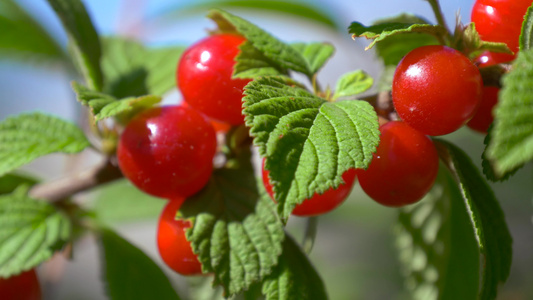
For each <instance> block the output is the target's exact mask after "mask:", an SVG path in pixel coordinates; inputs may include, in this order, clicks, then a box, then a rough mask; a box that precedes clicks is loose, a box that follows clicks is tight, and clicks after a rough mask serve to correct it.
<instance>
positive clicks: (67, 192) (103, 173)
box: [29, 161, 123, 203]
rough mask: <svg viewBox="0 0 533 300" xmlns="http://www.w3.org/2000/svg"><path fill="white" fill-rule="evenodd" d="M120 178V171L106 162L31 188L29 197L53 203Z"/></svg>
mask: <svg viewBox="0 0 533 300" xmlns="http://www.w3.org/2000/svg"><path fill="white" fill-rule="evenodd" d="M122 177H123V176H122V173H121V172H120V169H119V168H118V167H117V166H115V165H113V164H112V163H111V162H110V161H106V162H104V163H103V164H100V165H97V166H94V167H93V168H91V169H88V170H85V171H82V172H80V173H77V174H74V175H69V176H67V177H64V178H61V179H58V180H54V181H50V182H45V183H42V184H37V185H35V186H34V187H33V188H31V190H30V192H29V195H30V197H32V198H36V199H43V200H45V201H48V202H52V203H54V202H59V201H61V200H63V199H66V198H68V197H70V196H73V195H75V194H77V193H79V192H83V191H86V190H89V189H91V188H93V187H96V186H98V185H101V184H104V183H108V182H111V181H114V180H117V179H119V178H122Z"/></svg>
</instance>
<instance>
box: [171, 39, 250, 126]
mask: <svg viewBox="0 0 533 300" xmlns="http://www.w3.org/2000/svg"><path fill="white" fill-rule="evenodd" d="M244 41H245V39H244V38H243V37H242V36H239V35H234V34H217V35H212V36H209V37H207V38H205V39H203V40H201V41H199V42H197V43H196V44H194V45H192V46H191V47H189V48H188V49H187V50H186V51H185V52H184V53H183V55H182V57H181V59H180V61H179V64H178V70H177V73H176V78H177V79H176V80H177V85H178V88H179V89H180V91H181V93H182V95H183V99H184V100H185V101H186V102H187V103H188V104H189V105H191V106H192V107H194V108H195V109H197V110H199V111H201V112H202V113H204V114H205V115H207V116H209V117H211V118H213V119H216V120H219V121H222V122H226V123H229V124H232V125H240V124H243V123H244V116H243V115H242V93H243V88H244V86H245V85H246V84H248V82H250V79H232V78H231V76H232V74H233V67H234V65H235V57H236V56H237V54H239V52H240V50H239V46H240V45H241V44H242V43H243V42H244Z"/></svg>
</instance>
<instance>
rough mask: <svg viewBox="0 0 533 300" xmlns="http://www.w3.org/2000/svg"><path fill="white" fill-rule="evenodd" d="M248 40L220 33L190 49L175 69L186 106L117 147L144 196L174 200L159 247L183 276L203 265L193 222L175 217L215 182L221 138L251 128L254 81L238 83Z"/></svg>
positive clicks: (146, 124)
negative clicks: (246, 95) (244, 101)
mask: <svg viewBox="0 0 533 300" xmlns="http://www.w3.org/2000/svg"><path fill="white" fill-rule="evenodd" d="M243 42H244V38H242V37H241V36H238V35H232V34H219V35H213V36H210V37H208V38H206V39H204V40H201V41H199V42H198V43H196V44H194V45H193V46H191V47H190V48H188V49H187V50H186V51H185V52H184V53H183V55H182V58H181V60H180V62H179V65H178V69H177V72H176V77H177V78H178V79H179V80H177V84H178V87H179V89H180V91H181V93H182V95H183V102H182V103H181V104H180V105H170V106H162V107H154V108H151V109H148V110H146V111H144V112H142V113H140V114H139V115H137V116H135V117H134V118H133V119H132V120H131V121H130V122H129V123H128V124H127V126H126V128H125V129H124V131H123V133H122V135H121V137H120V140H119V143H118V148H117V159H118V164H119V167H120V170H121V171H122V173H123V174H124V176H125V177H126V178H128V179H129V180H130V181H131V182H132V183H133V184H134V185H135V186H137V187H138V188H139V189H140V190H142V191H143V192H145V193H147V194H150V195H153V196H156V197H161V198H166V199H169V202H168V204H167V205H166V207H165V208H164V210H163V212H162V214H161V217H160V220H159V227H158V233H157V245H158V248H159V253H160V255H161V257H162V259H163V261H165V263H166V264H167V265H168V266H169V267H170V268H172V269H173V270H175V271H176V272H178V273H180V274H183V275H196V274H201V273H202V268H201V264H200V262H199V261H198V258H197V256H196V254H194V252H193V250H192V248H191V245H190V243H189V242H188V241H187V239H186V236H185V230H186V229H187V228H189V227H191V224H190V222H189V221H187V220H183V219H176V214H177V212H178V210H179V208H180V206H181V204H182V203H183V202H184V201H185V199H186V198H187V197H190V196H192V195H194V194H196V193H197V192H198V191H200V190H201V189H202V188H203V187H204V186H205V185H206V184H207V182H208V181H209V178H211V174H212V172H213V158H214V156H215V154H216V151H217V136H216V133H217V132H222V133H224V132H226V131H227V130H228V129H229V128H230V126H235V125H241V124H243V123H244V117H243V115H242V114H241V98H242V93H243V88H244V86H245V85H246V84H247V83H248V82H250V80H244V79H232V78H231V77H232V72H233V66H234V64H235V62H234V59H235V56H236V55H237V54H238V53H239V48H238V47H239V45H240V44H242V43H243Z"/></svg>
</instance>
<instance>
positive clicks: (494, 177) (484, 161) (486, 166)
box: [481, 125, 519, 182]
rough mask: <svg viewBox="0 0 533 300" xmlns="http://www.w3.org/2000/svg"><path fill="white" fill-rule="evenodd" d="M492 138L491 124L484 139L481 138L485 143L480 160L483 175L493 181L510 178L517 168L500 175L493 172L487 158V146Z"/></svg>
mask: <svg viewBox="0 0 533 300" xmlns="http://www.w3.org/2000/svg"><path fill="white" fill-rule="evenodd" d="M491 140H492V125H491V126H490V127H489V130H488V133H487V135H486V136H485V139H484V140H483V143H484V144H485V151H483V154H482V155H481V158H482V161H481V167H482V169H483V174H485V177H486V178H487V179H488V180H490V181H493V182H497V181H506V180H507V179H509V178H511V176H513V175H514V174H515V173H516V172H517V171H518V170H519V168H516V169H514V170H512V171H510V172H507V173H506V174H505V175H503V176H500V175H498V174H496V173H495V171H494V167H493V165H492V162H491V161H490V160H489V159H487V146H488V145H489V144H490V143H491Z"/></svg>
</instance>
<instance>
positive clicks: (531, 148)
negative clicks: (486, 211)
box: [484, 50, 533, 177]
mask: <svg viewBox="0 0 533 300" xmlns="http://www.w3.org/2000/svg"><path fill="white" fill-rule="evenodd" d="M502 85H503V88H502V89H501V90H500V93H499V101H498V105H497V106H496V108H495V111H494V123H493V127H492V130H491V138H490V143H489V145H488V147H487V149H486V150H485V154H484V156H485V157H486V158H487V159H488V160H490V163H491V165H492V167H493V169H494V173H495V174H496V175H497V177H503V176H504V175H506V174H507V173H510V172H512V171H514V170H516V169H518V168H520V167H521V166H522V165H524V164H525V163H527V162H528V161H531V160H532V159H533V93H531V91H532V89H533V50H526V51H520V52H519V53H518V57H517V58H516V60H515V61H514V63H513V68H512V71H511V72H509V73H508V74H506V75H504V76H503V78H502Z"/></svg>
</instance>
